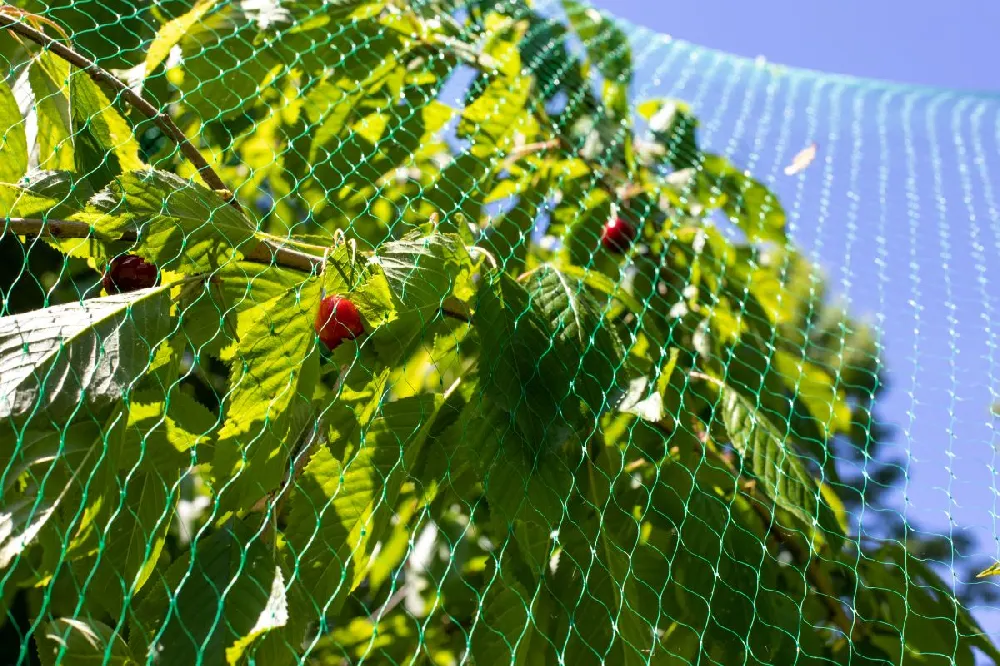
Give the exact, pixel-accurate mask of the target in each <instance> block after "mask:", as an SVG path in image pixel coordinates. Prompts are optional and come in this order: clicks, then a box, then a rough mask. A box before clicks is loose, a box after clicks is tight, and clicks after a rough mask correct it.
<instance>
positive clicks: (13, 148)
mask: <svg viewBox="0 0 1000 666" xmlns="http://www.w3.org/2000/svg"><path fill="white" fill-rule="evenodd" d="M0 156H2V158H3V159H0V182H2V183H14V182H17V180H18V179H19V178H20V177H21V176H23V175H24V172H25V171H27V170H28V139H27V137H26V136H25V133H24V118H22V117H21V110H20V109H19V108H18V106H17V100H16V99H14V93H13V92H11V89H10V86H8V85H7V83H6V82H4V81H0Z"/></svg>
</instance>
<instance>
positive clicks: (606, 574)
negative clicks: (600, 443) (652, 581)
mask: <svg viewBox="0 0 1000 666" xmlns="http://www.w3.org/2000/svg"><path fill="white" fill-rule="evenodd" d="M605 474H606V473H605V472H604V471H603V470H599V469H596V468H595V465H594V464H593V463H591V462H590V461H587V462H584V463H583V465H582V466H581V468H580V470H579V471H578V483H579V491H578V493H579V494H577V495H576V496H574V497H571V498H569V499H568V500H567V501H568V504H569V514H568V516H567V519H566V520H565V521H563V524H562V526H561V528H560V530H559V536H558V542H559V544H560V545H561V546H562V552H561V553H560V554H559V560H558V563H557V564H556V569H555V575H554V576H553V577H552V581H551V583H550V585H551V589H552V590H553V595H554V596H555V597H556V600H557V607H558V605H559V604H561V605H562V606H563V607H564V608H567V609H569V610H570V612H571V618H572V621H571V623H570V627H569V628H568V635H567V636H566V638H565V639H562V637H561V636H559V637H558V639H557V641H556V643H557V644H564V645H565V648H564V650H565V652H564V653H563V658H564V659H565V660H566V661H567V663H575V662H576V663H579V662H589V661H592V660H593V659H594V658H595V657H596V658H597V659H598V660H601V661H605V662H607V663H616V664H635V663H645V661H646V659H647V658H648V655H649V654H650V653H651V651H652V649H653V646H654V645H655V642H656V640H657V638H656V634H655V632H654V630H653V625H652V623H651V622H650V621H649V619H646V618H645V617H643V609H642V607H641V606H640V602H639V598H638V597H637V596H636V594H635V589H634V587H635V580H634V579H632V576H631V562H630V553H632V552H633V550H634V548H635V546H636V542H637V540H638V536H639V534H638V525H637V523H636V520H635V519H634V517H632V516H630V515H628V514H625V513H624V512H623V511H620V510H616V507H613V506H609V501H610V500H611V497H612V495H611V488H612V483H611V481H612V480H611V479H609V478H608V477H607V476H606V475H605ZM609 512H610V513H611V515H612V516H613V518H612V520H611V521H609V520H607V518H606V517H605V515H604V514H606V513H609ZM559 639H562V640H565V643H561V642H560V641H559Z"/></svg>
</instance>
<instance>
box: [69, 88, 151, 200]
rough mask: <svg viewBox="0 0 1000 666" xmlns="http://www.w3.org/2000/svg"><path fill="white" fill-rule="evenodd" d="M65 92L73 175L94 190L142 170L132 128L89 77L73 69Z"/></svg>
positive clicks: (142, 166)
mask: <svg viewBox="0 0 1000 666" xmlns="http://www.w3.org/2000/svg"><path fill="white" fill-rule="evenodd" d="M69 90H70V96H69V108H70V116H71V118H72V121H73V137H74V142H75V146H74V148H75V155H76V171H77V173H81V174H83V175H85V176H86V177H87V179H88V180H89V181H90V182H91V183H92V185H93V186H94V188H95V189H97V188H100V187H103V186H104V185H105V184H106V183H107V182H108V181H110V180H111V179H112V178H113V177H114V176H116V175H117V174H120V173H124V172H127V171H137V170H139V169H142V168H144V166H145V165H143V163H142V160H140V159H139V143H138V141H136V139H135V135H134V132H133V130H132V127H131V126H130V125H129V124H128V122H127V121H126V120H125V119H124V118H123V117H122V116H121V114H119V113H118V111H116V110H115V108H114V107H113V106H112V105H111V102H110V101H109V100H108V98H107V97H106V96H105V95H104V93H103V92H102V91H101V89H100V88H99V87H98V85H97V84H96V83H94V82H93V81H92V80H91V78H90V75H89V74H87V73H86V72H84V71H82V70H76V69H74V70H73V71H72V73H71V74H70V78H69Z"/></svg>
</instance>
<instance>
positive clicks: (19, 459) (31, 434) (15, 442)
mask: <svg viewBox="0 0 1000 666" xmlns="http://www.w3.org/2000/svg"><path fill="white" fill-rule="evenodd" d="M8 423H10V424H11V425H13V423H12V422H10V421H8ZM11 430H14V428H11ZM15 433H16V434H15V437H13V438H10V437H4V438H3V439H2V440H0V443H2V449H0V453H2V458H0V463H3V466H4V471H5V472H4V477H3V486H2V488H0V570H6V569H7V567H8V566H11V564H12V563H14V562H15V561H16V558H18V557H19V556H20V555H21V554H22V553H23V552H24V551H25V549H26V548H27V547H28V546H30V545H31V544H32V543H34V542H35V540H36V539H37V538H38V537H39V535H40V534H41V532H42V530H43V529H45V527H46V525H47V524H48V523H49V521H50V520H52V519H53V517H54V516H55V515H56V512H57V511H58V510H59V509H60V507H61V506H62V505H63V503H64V502H65V503H72V502H74V501H75V500H76V499H78V496H77V495H76V494H75V493H76V492H77V490H78V488H79V487H80V486H81V482H80V479H83V478H85V477H86V476H87V475H89V474H90V470H92V469H93V464H94V459H95V458H96V456H94V450H95V448H96V446H95V443H98V442H100V441H101V440H102V439H103V437H102V432H101V424H100V423H99V422H95V421H88V420H86V419H81V420H80V421H78V422H77V423H74V424H73V427H72V428H69V427H66V426H55V425H48V426H41V425H38V426H28V427H25V428H24V429H23V430H21V431H19V432H18V431H16V430H15ZM62 545H63V544H62V542H60V547H62Z"/></svg>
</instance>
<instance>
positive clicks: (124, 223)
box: [89, 169, 255, 272]
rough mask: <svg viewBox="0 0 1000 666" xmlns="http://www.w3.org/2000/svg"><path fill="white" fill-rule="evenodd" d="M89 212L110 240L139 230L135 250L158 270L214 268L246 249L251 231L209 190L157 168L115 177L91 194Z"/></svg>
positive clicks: (250, 237) (242, 220) (96, 225)
mask: <svg viewBox="0 0 1000 666" xmlns="http://www.w3.org/2000/svg"><path fill="white" fill-rule="evenodd" d="M89 215H91V216H93V220H92V223H93V225H94V227H95V229H96V230H97V231H98V232H100V233H102V234H104V235H106V236H109V237H111V238H118V237H120V236H121V235H122V234H125V233H137V234H139V238H140V241H141V242H140V243H139V244H137V245H136V247H135V250H134V251H135V252H136V253H137V254H139V255H141V256H143V257H145V258H146V259H148V260H149V261H151V262H153V263H154V264H156V265H157V267H159V268H160V269H161V270H162V269H172V270H184V271H186V272H207V271H211V270H214V269H215V268H217V267H219V266H220V265H222V264H225V263H227V262H229V261H232V260H234V259H236V258H237V257H238V256H239V253H240V251H241V249H248V248H247V244H248V243H250V242H251V241H252V239H253V237H254V231H255V229H254V227H253V226H251V224H250V222H249V221H248V220H247V219H246V218H245V217H244V216H243V214H242V213H240V212H239V211H238V210H236V209H235V208H233V207H232V206H231V205H229V204H228V203H226V201H225V200H223V199H222V197H220V196H219V195H218V194H216V193H215V192H213V191H212V190H210V189H208V188H206V187H204V186H202V185H198V184H197V183H193V182H191V181H188V180H185V179H183V178H180V177H179V176H175V175H174V174H171V173H167V172H165V171H159V170H155V169H148V170H143V171H134V172H130V173H126V174H124V175H122V176H121V177H120V178H117V179H116V180H115V181H114V182H113V183H111V185H110V186H109V187H108V188H107V189H106V190H104V191H102V192H101V193H99V194H98V195H97V196H96V197H95V198H94V200H93V207H92V212H90V213H89Z"/></svg>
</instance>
